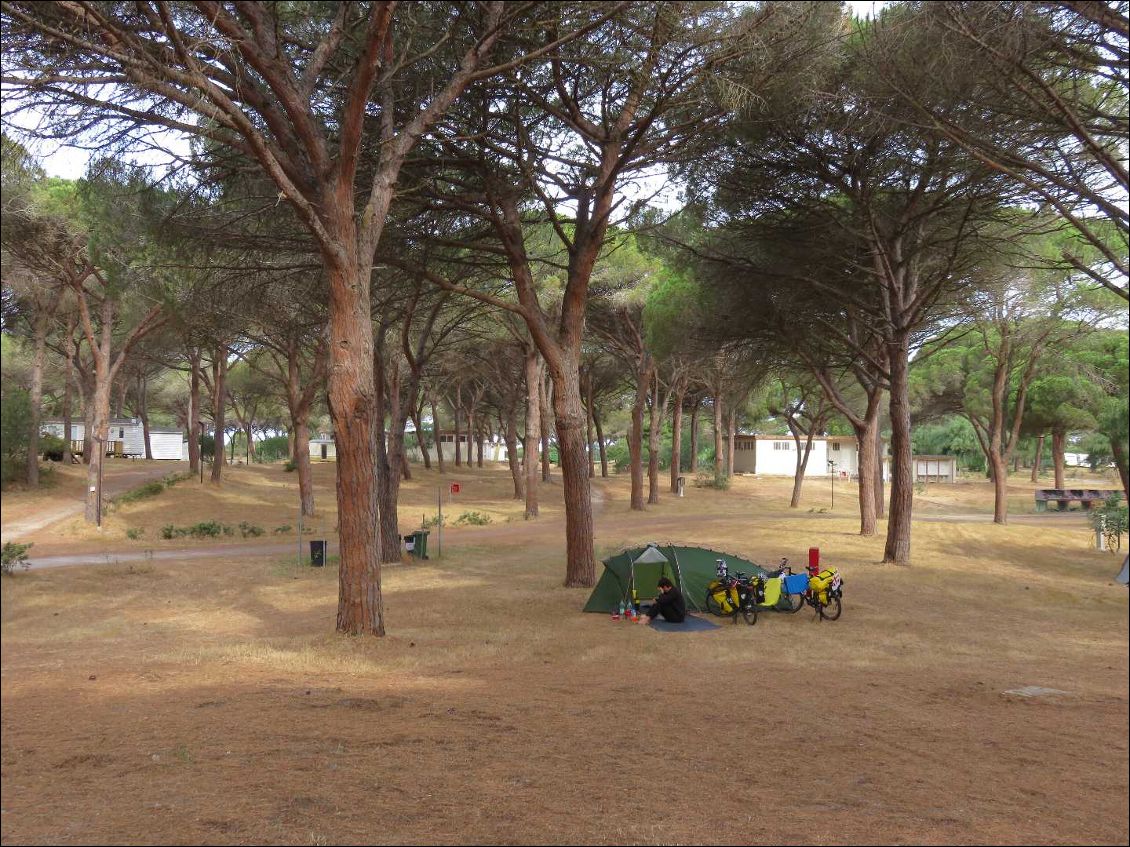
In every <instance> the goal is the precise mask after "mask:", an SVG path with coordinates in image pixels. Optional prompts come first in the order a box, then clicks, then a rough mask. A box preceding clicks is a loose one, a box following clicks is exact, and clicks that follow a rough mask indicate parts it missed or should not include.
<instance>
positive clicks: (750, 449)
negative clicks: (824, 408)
mask: <svg viewBox="0 0 1130 847" xmlns="http://www.w3.org/2000/svg"><path fill="white" fill-rule="evenodd" d="M885 447H886V445H885V443H884V445H883V448H884V452H885ZM800 449H801V450H803V449H804V439H803V438H802V439H801V443H800ZM796 462H797V444H796V442H795V441H793V437H792V436H791V435H741V434H739V435H735V436H734V473H748V474H757V475H758V476H793V475H794V474H795V473H796ZM831 463H834V464H831ZM833 473H834V474H835V475H836V476H837V477H842V478H846V479H851V478H854V477H857V476H858V475H859V445H858V442H857V440H856V438H855V436H854V435H827V436H823V435H818V436H816V437H814V438H813V439H812V451H811V452H810V453H809V455H808V464H807V465H805V468H804V475H805V477H828V476H831V475H832V474H833ZM889 476H890V468H889V463H888V460H887V458H886V457H885V456H884V457H883V479H888V478H889Z"/></svg>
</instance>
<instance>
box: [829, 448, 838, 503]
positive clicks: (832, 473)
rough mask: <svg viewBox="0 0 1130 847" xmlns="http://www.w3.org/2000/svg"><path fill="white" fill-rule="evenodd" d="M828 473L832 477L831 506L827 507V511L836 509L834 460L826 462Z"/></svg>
mask: <svg viewBox="0 0 1130 847" xmlns="http://www.w3.org/2000/svg"><path fill="white" fill-rule="evenodd" d="M828 472H829V473H830V474H831V476H832V505H831V506H829V507H828V508H829V509H835V508H836V461H835V459H829V460H828Z"/></svg>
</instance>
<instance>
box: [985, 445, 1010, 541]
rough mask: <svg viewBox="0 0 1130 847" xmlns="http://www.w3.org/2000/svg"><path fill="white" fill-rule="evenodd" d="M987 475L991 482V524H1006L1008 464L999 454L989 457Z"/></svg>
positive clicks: (992, 454)
mask: <svg viewBox="0 0 1130 847" xmlns="http://www.w3.org/2000/svg"><path fill="white" fill-rule="evenodd" d="M989 475H990V476H991V477H992V480H993V523H998V524H1006V523H1008V462H1007V461H1005V459H1004V457H1003V456H1001V455H1000V453H996V452H994V453H991V454H990V455H989Z"/></svg>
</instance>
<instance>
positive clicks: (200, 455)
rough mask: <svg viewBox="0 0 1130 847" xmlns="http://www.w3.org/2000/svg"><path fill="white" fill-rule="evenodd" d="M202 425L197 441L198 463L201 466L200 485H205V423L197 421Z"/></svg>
mask: <svg viewBox="0 0 1130 847" xmlns="http://www.w3.org/2000/svg"><path fill="white" fill-rule="evenodd" d="M197 423H198V424H199V425H200V437H199V438H198V439H196V444H197V447H196V463H197V464H198V465H200V484H201V485H203V484H204V421H197Z"/></svg>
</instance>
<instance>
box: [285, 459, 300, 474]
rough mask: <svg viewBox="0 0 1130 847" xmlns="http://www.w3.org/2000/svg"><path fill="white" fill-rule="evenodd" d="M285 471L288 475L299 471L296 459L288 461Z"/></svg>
mask: <svg viewBox="0 0 1130 847" xmlns="http://www.w3.org/2000/svg"><path fill="white" fill-rule="evenodd" d="M283 470H284V471H286V472H287V473H293V472H294V471H296V470H298V465H297V464H295V461H294V459H287V460H286V464H285V465H283Z"/></svg>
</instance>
